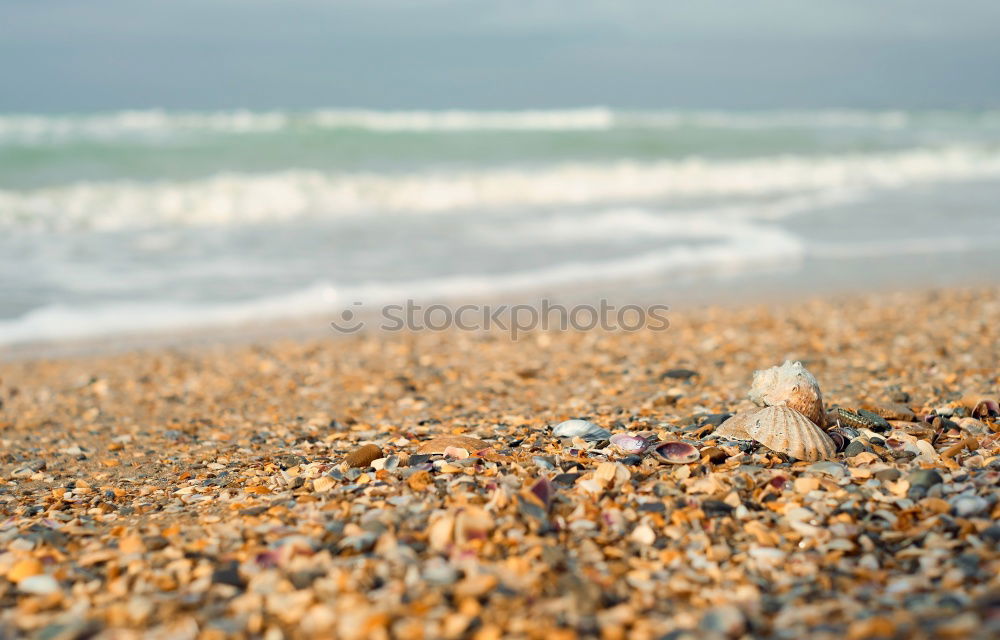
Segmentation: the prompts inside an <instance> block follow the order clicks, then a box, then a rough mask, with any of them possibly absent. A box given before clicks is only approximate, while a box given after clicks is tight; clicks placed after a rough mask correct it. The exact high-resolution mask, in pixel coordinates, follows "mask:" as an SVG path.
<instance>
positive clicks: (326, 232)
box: [0, 108, 1000, 344]
mask: <svg viewBox="0 0 1000 640" xmlns="http://www.w3.org/2000/svg"><path fill="white" fill-rule="evenodd" d="M998 246H1000V111H935V112H927V111H925V112H913V111H852V110H815V111H757V112H729V111H669V110H663V111H620V110H614V109H608V108H581V109H567V110H554V111H512V112H473V111H411V112H384V111H368V110H336V109H321V110H313V111H294V112H293V111H267V112H262V111H226V112H194V111H192V112H179V111H177V112H175V111H159V110H150V111H122V112H108V113H92V114H67V115H38V114H6V115H0V275H2V277H0V344H14V343H25V342H33V341H45V340H60V339H67V338H88V337H98V336H104V337H107V336H114V335H119V334H123V333H132V332H150V331H152V332H155V331H168V332H169V331H172V330H181V329H193V328H203V327H206V328H207V327H219V326H228V325H234V324H241V323H245V322H256V321H281V320H284V319H288V318H297V317H304V316H309V315H318V316H323V315H330V316H333V315H334V314H335V313H337V312H338V311H340V310H342V309H345V308H348V307H350V306H351V305H352V304H354V303H357V302H361V303H363V304H365V305H377V304H384V303H388V302H396V301H400V300H402V299H404V298H419V299H426V300H431V299H461V298H466V297H477V298H481V297H484V296H486V297H489V296H508V295H515V294H517V293H518V292H523V291H553V292H558V291H564V290H569V289H573V288H575V287H587V288H589V289H593V290H600V288H601V287H602V286H606V287H607V288H608V289H609V290H612V289H613V290H620V286H621V283H642V284H643V286H644V287H645V288H647V289H660V290H662V291H663V295H664V297H666V298H668V299H669V296H670V292H671V291H672V287H679V288H680V287H683V288H686V289H688V290H692V289H695V290H697V289H702V288H705V289H710V288H712V287H723V288H725V287H728V288H729V290H742V291H744V292H745V291H747V290H750V291H753V290H755V288H760V289H761V290H763V289H765V288H767V286H769V285H768V283H770V286H772V287H773V286H786V284H788V286H791V285H790V284H789V283H793V282H794V283H795V286H797V287H800V288H807V289H809V288H813V289H815V290H816V291H822V290H823V289H824V287H828V286H833V285H838V286H850V287H857V288H865V287H871V286H876V285H878V284H879V283H882V284H887V285H892V286H897V285H903V284H907V283H916V284H941V285H951V284H961V283H964V282H969V281H971V280H984V279H985V280H987V281H991V282H996V281H997V279H998V278H1000V254H998ZM723 288H720V289H719V290H720V291H721V290H723Z"/></svg>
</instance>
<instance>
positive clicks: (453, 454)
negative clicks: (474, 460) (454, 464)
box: [444, 447, 469, 460]
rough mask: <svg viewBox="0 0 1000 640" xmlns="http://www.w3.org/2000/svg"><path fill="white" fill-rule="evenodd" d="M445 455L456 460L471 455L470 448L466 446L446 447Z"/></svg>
mask: <svg viewBox="0 0 1000 640" xmlns="http://www.w3.org/2000/svg"><path fill="white" fill-rule="evenodd" d="M444 455H446V456H448V457H449V458H455V459H456V460H465V459H466V458H468V457H469V450H468V449H466V448H465V447H445V449H444Z"/></svg>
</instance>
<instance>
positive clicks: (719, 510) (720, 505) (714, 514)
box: [701, 499, 733, 518]
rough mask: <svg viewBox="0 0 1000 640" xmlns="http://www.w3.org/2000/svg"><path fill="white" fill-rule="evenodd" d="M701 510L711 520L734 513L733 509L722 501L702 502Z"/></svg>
mask: <svg viewBox="0 0 1000 640" xmlns="http://www.w3.org/2000/svg"><path fill="white" fill-rule="evenodd" d="M701 510H702V511H704V512H705V515H706V516H708V517H709V518H718V517H723V516H728V515H730V514H731V513H732V512H733V507H732V506H730V505H728V504H726V503H725V502H723V501H722V500H711V499H709V500H702V501H701Z"/></svg>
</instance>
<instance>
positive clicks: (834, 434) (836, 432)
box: [826, 427, 858, 453]
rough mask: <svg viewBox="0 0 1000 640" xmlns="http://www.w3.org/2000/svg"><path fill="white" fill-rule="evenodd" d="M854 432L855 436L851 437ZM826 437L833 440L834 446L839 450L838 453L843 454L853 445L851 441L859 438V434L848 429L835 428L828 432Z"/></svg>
mask: <svg viewBox="0 0 1000 640" xmlns="http://www.w3.org/2000/svg"><path fill="white" fill-rule="evenodd" d="M852 432H853V434H854V435H851V433H852ZM826 435H828V436H829V437H830V439H831V440H833V446H834V447H836V448H837V453H842V452H843V451H844V450H845V449H847V445H849V444H851V441H852V440H853V439H854V438H857V437H858V432H857V431H855V430H854V429H847V428H846V427H834V428H833V429H830V430H829V431H827V432H826Z"/></svg>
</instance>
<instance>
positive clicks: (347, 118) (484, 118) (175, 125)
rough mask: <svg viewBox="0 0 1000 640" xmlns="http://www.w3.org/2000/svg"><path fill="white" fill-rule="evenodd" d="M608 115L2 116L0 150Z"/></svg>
mask: <svg viewBox="0 0 1000 640" xmlns="http://www.w3.org/2000/svg"><path fill="white" fill-rule="evenodd" d="M614 124H615V114H614V112H613V111H611V110H610V109H606V108H603V107H594V108H588V109H563V110H552V111H543V110H534V111H531V110H529V111H461V110H448V111H374V110H366V109H319V110H315V111H304V112H295V111H247V110H236V111H215V112H196V111H192V112H183V111H175V112H170V111H164V110H161V109H152V110H147V111H119V112H112V113H96V114H92V115H55V116H43V115H35V114H25V115H0V143H3V142H6V143H16V144H38V143H63V142H68V141H72V140H98V141H113V140H116V139H119V138H125V139H132V138H142V137H150V138H153V139H154V140H159V139H162V138H164V137H169V136H172V135H191V134H199V133H204V134H212V133H218V134H247V133H251V134H252V133H273V132H278V131H284V130H287V129H293V128H305V129H309V128H313V129H362V130H368V131H376V132H400V131H445V132H447V131H478V130H482V131H493V130H508V131H575V130H603V129H608V128H611V127H612V126H614Z"/></svg>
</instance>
